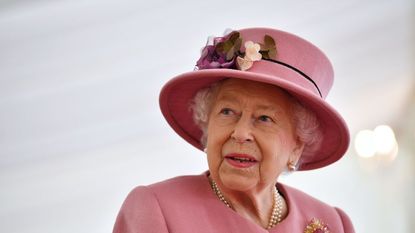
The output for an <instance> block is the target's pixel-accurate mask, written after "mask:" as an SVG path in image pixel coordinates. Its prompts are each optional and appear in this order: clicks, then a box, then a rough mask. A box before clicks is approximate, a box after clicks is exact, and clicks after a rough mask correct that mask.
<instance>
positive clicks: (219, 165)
mask: <svg viewBox="0 0 415 233" xmlns="http://www.w3.org/2000/svg"><path fill="white" fill-rule="evenodd" d="M196 68H197V69H195V70H194V71H192V72H188V73H185V74H182V75H179V76H177V77H175V78H174V79H172V80H171V81H170V82H168V83H167V84H166V85H165V86H164V88H163V89H162V91H161V94H160V106H161V110H162V112H163V115H164V117H165V118H166V120H167V122H168V123H169V124H170V125H171V127H172V128H173V129H174V130H175V131H176V132H177V133H178V134H179V135H180V136H181V137H182V138H184V139H185V140H186V141H187V142H189V143H190V144H192V145H193V146H195V147H197V148H198V149H200V150H203V151H204V152H205V153H206V154H207V161H208V165H209V171H207V172H205V173H203V174H202V175H196V176H182V177H176V178H173V179H170V180H166V181H163V182H160V183H156V184H152V185H149V186H139V187H137V188H135V189H134V190H133V191H132V192H131V193H130V194H129V195H128V197H127V199H126V200H125V202H124V204H123V206H122V208H121V210H120V213H119V215H118V218H117V220H116V223H115V227H114V232H115V233H133V232H140V233H149V232H158V233H160V232H170V233H187V232H189V233H194V232H206V233H208V232H209V233H211V232H226V233H229V232H237V233H248V232H249V233H252V232H284V233H288V232H289V233H296V232H298V233H300V232H305V233H313V232H314V233H317V232H335V233H341V232H347V233H351V232H354V230H353V226H352V223H351V221H350V219H349V217H348V216H347V215H346V214H345V213H344V212H343V211H342V210H341V209H339V208H337V207H332V206H330V205H327V204H325V203H323V202H321V201H319V200H317V199H315V198H313V197H311V196H309V195H307V194H305V193H303V192H301V191H299V190H296V189H294V188H291V187H289V186H287V185H284V184H281V183H278V182H277V181H278V177H279V176H280V174H281V173H282V172H284V171H295V170H311V169H316V168H321V167H324V166H327V165H329V164H331V163H333V162H335V161H337V160H338V159H340V158H341V157H342V156H343V154H344V153H345V151H346V150H347V147H348V144H349V134H348V130H347V126H346V124H345V122H344V121H343V119H342V117H341V116H340V115H339V114H338V113H337V112H336V111H335V110H334V109H333V108H332V107H330V105H328V104H327V103H326V102H325V97H326V95H327V94H328V91H329V89H330V88H331V86H332V83H333V69H332V66H331V64H330V62H329V60H328V59H327V57H326V56H325V55H324V54H323V53H322V52H321V51H320V50H319V49H318V48H317V47H315V46H314V45H312V44H311V43H309V42H308V41H306V40H304V39H301V38H299V37H297V36H295V35H292V34H289V33H286V32H282V31H279V30H274V29H267V28H250V29H243V30H239V31H232V32H230V33H229V34H227V35H226V36H224V37H217V38H212V39H211V41H210V42H209V43H208V45H207V46H206V47H205V48H204V49H203V50H202V56H201V57H200V59H199V60H198V61H197V65H196Z"/></svg>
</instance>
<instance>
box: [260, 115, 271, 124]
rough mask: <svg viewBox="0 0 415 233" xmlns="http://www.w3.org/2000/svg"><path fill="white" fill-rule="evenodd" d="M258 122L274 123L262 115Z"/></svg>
mask: <svg viewBox="0 0 415 233" xmlns="http://www.w3.org/2000/svg"><path fill="white" fill-rule="evenodd" d="M258 120H260V121H263V122H273V120H272V118H271V117H269V116H266V115H262V116H260V117H258Z"/></svg>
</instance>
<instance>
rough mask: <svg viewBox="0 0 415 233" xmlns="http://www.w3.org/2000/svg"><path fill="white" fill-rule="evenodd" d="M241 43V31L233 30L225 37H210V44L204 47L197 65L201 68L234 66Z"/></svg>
mask: <svg viewBox="0 0 415 233" xmlns="http://www.w3.org/2000/svg"><path fill="white" fill-rule="evenodd" d="M210 41H211V42H210ZM210 43H213V44H210ZM241 43H242V39H241V38H240V35H239V32H232V33H230V34H229V35H228V36H225V37H215V38H210V39H209V41H208V45H206V46H205V47H204V48H203V49H202V55H201V56H200V58H199V60H198V61H197V63H196V67H197V68H198V69H200V70H203V69H215V68H233V67H234V66H235V60H236V56H237V53H238V52H239V49H240V47H241Z"/></svg>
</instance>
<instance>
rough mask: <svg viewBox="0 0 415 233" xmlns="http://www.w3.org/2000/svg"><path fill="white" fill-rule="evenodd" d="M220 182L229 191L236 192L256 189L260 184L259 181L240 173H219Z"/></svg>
mask: <svg viewBox="0 0 415 233" xmlns="http://www.w3.org/2000/svg"><path fill="white" fill-rule="evenodd" d="M219 180H220V182H221V183H222V185H223V186H224V187H225V188H227V189H232V190H235V191H245V190H249V189H252V188H254V187H255V186H256V185H257V184H258V179H257V178H256V177H252V176H246V175H242V174H238V173H230V174H229V173H223V172H219Z"/></svg>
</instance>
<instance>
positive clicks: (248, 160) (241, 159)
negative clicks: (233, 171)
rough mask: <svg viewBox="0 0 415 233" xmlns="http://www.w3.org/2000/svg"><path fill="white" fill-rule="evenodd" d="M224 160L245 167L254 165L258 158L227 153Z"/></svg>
mask: <svg viewBox="0 0 415 233" xmlns="http://www.w3.org/2000/svg"><path fill="white" fill-rule="evenodd" d="M225 160H226V161H227V162H228V163H229V164H230V165H232V166H234V167H238V168H247V167H251V166H253V165H255V164H256V163H257V162H258V160H256V159H255V158H254V157H252V156H250V155H247V154H227V155H226V156H225Z"/></svg>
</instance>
